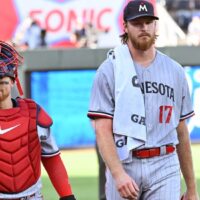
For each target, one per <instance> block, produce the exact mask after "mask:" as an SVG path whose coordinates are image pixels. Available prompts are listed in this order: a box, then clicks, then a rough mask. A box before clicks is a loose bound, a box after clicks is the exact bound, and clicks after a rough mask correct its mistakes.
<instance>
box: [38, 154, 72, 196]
mask: <svg viewBox="0 0 200 200" xmlns="http://www.w3.org/2000/svg"><path fill="white" fill-rule="evenodd" d="M42 163H43V165H44V168H45V169H46V171H47V173H48V175H49V178H50V180H51V182H52V184H53V186H54V188H55V189H56V191H57V193H58V194H59V196H60V200H76V199H75V197H74V195H73V194H72V189H71V185H70V183H69V179H68V174H67V171H66V169H65V166H64V164H63V162H62V160H61V158H60V155H56V156H52V157H42Z"/></svg>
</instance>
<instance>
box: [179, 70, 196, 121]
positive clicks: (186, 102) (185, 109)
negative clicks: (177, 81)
mask: <svg viewBox="0 0 200 200" xmlns="http://www.w3.org/2000/svg"><path fill="white" fill-rule="evenodd" d="M182 87H183V88H182V94H183V95H182V107H181V116H180V120H185V119H187V118H190V117H192V116H193V115H194V110H193V105H192V100H191V95H190V91H189V86H188V82H187V79H186V76H185V73H184V77H183V84H182Z"/></svg>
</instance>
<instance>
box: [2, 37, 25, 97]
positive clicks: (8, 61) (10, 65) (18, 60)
mask: <svg viewBox="0 0 200 200" xmlns="http://www.w3.org/2000/svg"><path fill="white" fill-rule="evenodd" d="M22 62H23V57H22V56H21V55H19V53H18V52H17V51H16V50H15V49H14V48H13V47H12V46H11V45H9V44H8V43H6V42H4V41H0V78H3V77H5V76H8V77H11V78H12V79H13V80H15V81H16V84H17V88H18V90H19V93H20V95H22V94H23V92H22V89H21V86H20V83H19V79H18V73H17V68H18V67H19V66H20V65H21V64H22Z"/></svg>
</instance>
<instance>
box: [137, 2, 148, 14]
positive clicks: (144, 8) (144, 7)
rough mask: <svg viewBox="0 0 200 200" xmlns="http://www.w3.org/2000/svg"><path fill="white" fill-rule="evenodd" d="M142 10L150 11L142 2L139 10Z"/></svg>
mask: <svg viewBox="0 0 200 200" xmlns="http://www.w3.org/2000/svg"><path fill="white" fill-rule="evenodd" d="M141 11H146V12H148V10H147V7H146V5H145V4H140V6H139V12H141Z"/></svg>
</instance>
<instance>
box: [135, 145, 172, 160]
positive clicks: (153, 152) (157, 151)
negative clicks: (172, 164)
mask: <svg viewBox="0 0 200 200" xmlns="http://www.w3.org/2000/svg"><path fill="white" fill-rule="evenodd" d="M174 150H175V147H174V146H173V145H166V146H161V147H155V148H148V149H138V150H133V151H132V155H133V157H136V158H152V157H155V156H161V155H166V154H170V153H173V152H174Z"/></svg>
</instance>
